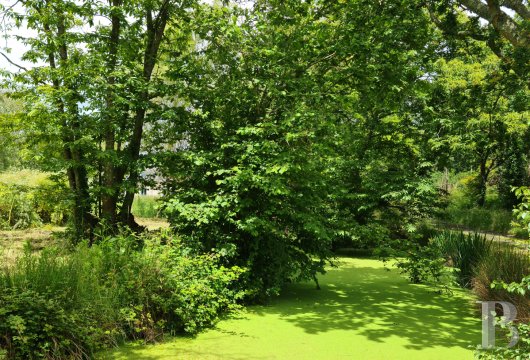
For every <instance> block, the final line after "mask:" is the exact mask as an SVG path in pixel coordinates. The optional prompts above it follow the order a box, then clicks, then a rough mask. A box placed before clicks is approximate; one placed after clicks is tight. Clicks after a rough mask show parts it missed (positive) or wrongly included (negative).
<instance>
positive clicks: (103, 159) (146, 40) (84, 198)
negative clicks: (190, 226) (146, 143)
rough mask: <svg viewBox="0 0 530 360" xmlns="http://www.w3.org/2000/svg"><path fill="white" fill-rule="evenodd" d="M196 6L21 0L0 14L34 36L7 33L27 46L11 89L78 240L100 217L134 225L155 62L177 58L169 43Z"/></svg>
mask: <svg viewBox="0 0 530 360" xmlns="http://www.w3.org/2000/svg"><path fill="white" fill-rule="evenodd" d="M193 6H194V2H193V1H191V0H190V1H188V0H182V1H178V0H155V1H151V0H135V1H122V0H108V1H107V2H100V1H95V0H94V1H82V2H80V1H75V0H46V1H37V0H35V1H33V0H28V1H23V2H16V3H14V4H13V6H4V8H3V12H4V17H5V18H6V19H11V21H10V22H7V23H5V24H4V26H5V27H6V30H8V31H12V32H14V31H15V30H16V29H17V28H21V27H25V28H26V29H28V30H29V31H30V33H31V34H35V36H29V37H28V36H16V35H14V36H16V37H17V38H18V39H19V40H20V41H22V42H23V43H25V44H26V46H28V47H29V50H28V51H27V52H26V53H25V55H24V59H25V60H28V61H31V62H33V63H34V66H33V67H32V68H31V69H26V68H24V67H22V66H18V68H19V71H18V72H16V73H12V74H9V75H8V78H9V80H10V81H9V82H8V86H10V91H12V92H14V93H15V94H18V96H19V97H20V98H21V99H23V100H24V101H25V103H26V106H27V110H28V116H27V117H26V121H27V125H26V126H27V129H28V130H31V131H33V133H34V134H35V135H37V136H40V138H41V140H42V141H43V142H44V143H46V144H47V145H48V146H49V152H48V155H49V157H50V159H49V160H50V161H47V163H46V164H44V165H45V166H47V167H50V168H53V169H54V170H64V171H65V174H66V176H67V178H68V182H69V185H70V189H71V192H72V199H73V202H72V213H73V224H74V228H75V229H76V233H77V237H78V238H79V237H82V236H84V234H86V233H87V232H91V231H92V229H93V227H94V226H95V224H97V223H98V221H99V219H98V217H100V218H101V219H105V221H106V223H107V224H110V225H111V226H115V225H117V224H118V223H122V224H128V225H131V226H135V222H134V219H133V217H132V215H131V206H132V202H133V199H134V194H135V192H136V189H137V184H138V181H139V180H140V174H141V171H142V165H141V163H142V161H141V158H142V155H141V154H142V150H141V149H142V139H143V131H144V128H145V126H146V124H148V123H150V122H152V121H153V119H154V117H155V115H153V114H155V113H156V108H157V104H156V101H154V100H153V99H155V98H156V97H157V96H159V95H160V93H161V92H162V91H163V84H164V82H163V79H164V68H163V67H160V66H159V63H160V59H161V58H163V57H164V56H167V55H165V54H169V53H172V52H175V51H178V47H179V44H172V43H170V42H168V41H167V38H168V36H167V35H168V33H169V32H180V33H185V32H186V30H185V28H186V26H185V24H186V22H187V19H188V17H189V14H190V9H191V8H192V7H193ZM3 55H4V56H6V57H8V56H7V55H6V54H3ZM52 138H53V139H54V140H53V141H52Z"/></svg>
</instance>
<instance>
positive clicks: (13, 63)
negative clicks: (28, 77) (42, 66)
mask: <svg viewBox="0 0 530 360" xmlns="http://www.w3.org/2000/svg"><path fill="white" fill-rule="evenodd" d="M0 55H2V56H3V57H4V58H5V59H6V60H7V62H8V63H10V64H11V65H13V66H16V67H17V68H19V69H20V70H24V71H29V70H28V69H27V68H25V67H24V66H22V65H19V64H17V63H15V62H13V61H12V60H11V59H10V58H9V57H8V56H7V55H6V54H4V53H3V52H1V51H0Z"/></svg>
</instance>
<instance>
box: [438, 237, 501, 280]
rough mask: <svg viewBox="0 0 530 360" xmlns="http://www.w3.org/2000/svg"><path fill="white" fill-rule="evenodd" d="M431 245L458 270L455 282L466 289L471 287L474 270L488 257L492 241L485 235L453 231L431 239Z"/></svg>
mask: <svg viewBox="0 0 530 360" xmlns="http://www.w3.org/2000/svg"><path fill="white" fill-rule="evenodd" d="M432 243H433V245H434V246H436V247H438V248H439V249H440V251H441V253H442V254H443V255H444V256H445V257H446V258H448V259H449V261H450V263H451V265H452V266H453V267H454V268H455V269H457V270H458V273H457V280H458V283H459V284H460V286H463V287H468V288H469V287H471V282H472V278H473V275H474V268H475V267H476V266H477V265H478V264H479V263H480V262H481V261H482V260H483V259H484V258H485V257H487V256H488V255H489V252H490V250H491V247H492V241H491V240H488V239H487V238H486V236H485V235H482V234H478V233H475V234H464V233H463V232H459V233H458V232H453V231H444V232H442V233H440V234H439V235H437V236H435V237H434V238H433V240H432Z"/></svg>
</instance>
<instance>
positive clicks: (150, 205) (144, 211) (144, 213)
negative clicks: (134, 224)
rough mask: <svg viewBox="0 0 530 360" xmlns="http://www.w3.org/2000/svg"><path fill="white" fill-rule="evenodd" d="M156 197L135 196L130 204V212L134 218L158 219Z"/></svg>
mask: <svg viewBox="0 0 530 360" xmlns="http://www.w3.org/2000/svg"><path fill="white" fill-rule="evenodd" d="M157 205H158V197H157V196H151V195H136V196H135V197H134V201H133V204H132V209H131V212H132V213H133V215H134V216H135V217H141V218H159V217H160V213H159V210H158V209H157Z"/></svg>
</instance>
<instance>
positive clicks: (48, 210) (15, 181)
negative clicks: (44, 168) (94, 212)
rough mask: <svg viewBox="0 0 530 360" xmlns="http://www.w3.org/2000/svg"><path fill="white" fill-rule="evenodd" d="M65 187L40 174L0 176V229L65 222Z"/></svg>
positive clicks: (66, 195)
mask: <svg viewBox="0 0 530 360" xmlns="http://www.w3.org/2000/svg"><path fill="white" fill-rule="evenodd" d="M67 213H68V194H67V190H66V187H65V186H64V185H63V184H61V183H58V182H55V181H53V180H51V179H50V177H49V175H48V174H46V173H40V172H31V171H29V170H22V171H17V172H9V173H2V174H0V228H3V229H24V228H29V227H33V226H38V225H41V224H42V223H54V224H63V223H64V222H65V221H66V219H67Z"/></svg>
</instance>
